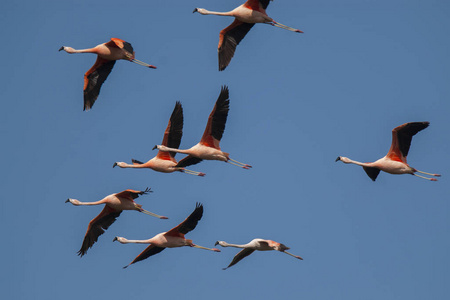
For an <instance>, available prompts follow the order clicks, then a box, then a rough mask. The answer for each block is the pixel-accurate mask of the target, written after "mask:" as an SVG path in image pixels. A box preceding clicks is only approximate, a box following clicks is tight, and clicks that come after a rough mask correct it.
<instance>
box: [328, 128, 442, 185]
mask: <svg viewBox="0 0 450 300" xmlns="http://www.w3.org/2000/svg"><path fill="white" fill-rule="evenodd" d="M428 125H430V122H411V123H405V124H403V125H400V126H398V127H395V128H394V129H393V130H392V144H391V148H390V149H389V152H388V153H387V154H386V156H385V157H383V158H380V159H379V160H377V161H375V162H369V163H362V162H358V161H354V160H351V159H349V158H347V157H343V156H339V157H338V158H336V161H338V160H340V161H342V162H343V163H346V164H355V165H358V166H361V167H363V169H364V171H366V173H367V175H369V177H370V178H371V179H372V180H373V181H375V179H377V176H378V174H379V173H380V170H381V171H384V172H386V173H390V174H411V175H414V176H417V177H420V178H423V179H427V180H431V181H437V179H436V178H428V177H424V176H420V175H417V174H415V173H416V172H418V173H422V174H426V175H430V176H436V177H440V176H441V175H439V174H431V173H426V172H422V171H419V170H417V169H414V168H412V167H410V166H409V165H408V164H407V163H406V156H407V155H408V151H409V147H410V146H411V140H412V137H413V136H414V135H415V134H416V133H418V132H419V131H421V130H423V129H425V128H427V127H428Z"/></svg>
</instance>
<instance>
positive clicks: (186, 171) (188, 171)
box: [180, 168, 206, 177]
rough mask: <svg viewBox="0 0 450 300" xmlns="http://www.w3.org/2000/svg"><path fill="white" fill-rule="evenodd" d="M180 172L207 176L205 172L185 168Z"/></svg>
mask: <svg viewBox="0 0 450 300" xmlns="http://www.w3.org/2000/svg"><path fill="white" fill-rule="evenodd" d="M180 172H183V173H186V174H190V175H195V176H202V177H203V176H205V175H206V174H205V173H202V172H197V171H192V170H188V169H185V168H182V169H180Z"/></svg>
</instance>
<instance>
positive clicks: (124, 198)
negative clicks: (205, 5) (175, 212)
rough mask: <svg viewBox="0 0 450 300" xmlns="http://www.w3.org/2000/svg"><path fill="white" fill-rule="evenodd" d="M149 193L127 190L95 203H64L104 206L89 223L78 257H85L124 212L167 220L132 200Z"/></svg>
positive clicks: (71, 200)
mask: <svg viewBox="0 0 450 300" xmlns="http://www.w3.org/2000/svg"><path fill="white" fill-rule="evenodd" d="M149 192H151V191H150V189H148V188H147V189H145V190H144V191H135V190H130V189H128V190H124V191H122V192H120V193H115V194H111V195H108V196H106V197H105V198H103V199H102V200H99V201H96V202H81V201H79V200H77V199H71V198H69V199H67V200H66V203H67V202H70V203H72V204H73V205H75V206H82V205H101V204H105V207H104V208H103V210H102V211H101V212H100V214H99V215H98V216H97V217H95V218H94V219H92V220H91V221H90V222H89V226H88V229H87V231H86V234H85V236H84V240H83V244H82V246H81V248H80V250H79V251H78V255H80V256H83V255H85V254H86V252H87V251H88V250H89V248H91V247H92V246H93V245H94V243H95V242H97V240H98V237H99V236H100V235H102V234H103V233H104V232H105V230H107V229H108V228H109V226H111V225H112V223H114V222H115V221H116V219H117V218H118V217H119V216H120V214H121V213H122V211H124V210H136V211H139V212H142V213H145V214H148V215H150V216H154V217H158V218H160V219H167V217H164V216H159V215H157V214H154V213H151V212H149V211H146V210H145V209H143V208H142V205H140V204H137V203H136V202H134V199H136V198H138V197H139V196H140V195H144V194H147V193H149Z"/></svg>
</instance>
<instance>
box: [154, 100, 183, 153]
mask: <svg viewBox="0 0 450 300" xmlns="http://www.w3.org/2000/svg"><path fill="white" fill-rule="evenodd" d="M182 136H183V107H182V106H181V103H180V102H178V101H177V103H176V104H175V107H174V109H173V112H172V115H171V116H170V120H169V124H167V128H166V131H165V132H164V138H163V141H162V143H161V145H164V146H167V147H169V148H175V149H178V147H179V146H180V143H181V137H182ZM175 154H177V153H176V152H167V151H158V155H157V157H158V158H160V159H166V160H171V158H174V157H175Z"/></svg>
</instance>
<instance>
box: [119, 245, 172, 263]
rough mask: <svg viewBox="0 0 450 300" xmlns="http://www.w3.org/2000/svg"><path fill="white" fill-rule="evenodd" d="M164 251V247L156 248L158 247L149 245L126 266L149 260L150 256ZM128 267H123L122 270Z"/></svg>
mask: <svg viewBox="0 0 450 300" xmlns="http://www.w3.org/2000/svg"><path fill="white" fill-rule="evenodd" d="M164 249H166V248H165V247H158V246H155V245H150V246H148V247H147V248H145V249H144V251H142V252H141V253H140V254H139V255H138V256H136V258H135V259H134V260H133V261H132V262H130V263H129V264H128V266H129V265H131V264H134V263H136V262H138V261H141V260H144V259H147V258H149V257H150V256H152V255H155V254H158V253H159V252H161V251H163V250H164ZM128 266H125V267H124V268H126V267H128Z"/></svg>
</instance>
